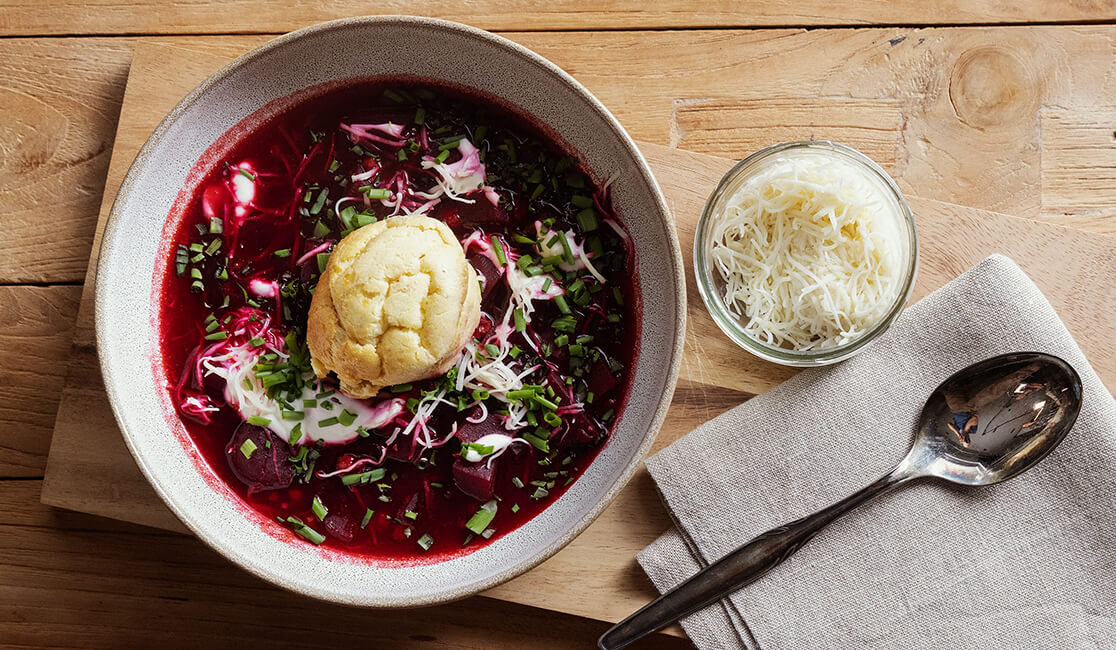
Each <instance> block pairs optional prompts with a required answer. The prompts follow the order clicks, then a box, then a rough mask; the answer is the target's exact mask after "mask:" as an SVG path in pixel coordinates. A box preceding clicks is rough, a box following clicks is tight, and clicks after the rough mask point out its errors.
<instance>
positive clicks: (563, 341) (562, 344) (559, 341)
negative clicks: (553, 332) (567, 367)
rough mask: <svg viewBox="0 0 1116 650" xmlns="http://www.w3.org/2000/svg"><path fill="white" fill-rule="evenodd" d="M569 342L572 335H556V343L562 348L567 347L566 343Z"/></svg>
mask: <svg viewBox="0 0 1116 650" xmlns="http://www.w3.org/2000/svg"><path fill="white" fill-rule="evenodd" d="M569 342H570V337H569V336H566V335H565V334H559V335H558V336H555V337H554V345H556V346H558V347H560V348H562V347H565V346H566V344H567V343H569Z"/></svg>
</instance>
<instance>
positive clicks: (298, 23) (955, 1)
mask: <svg viewBox="0 0 1116 650" xmlns="http://www.w3.org/2000/svg"><path fill="white" fill-rule="evenodd" d="M369 12H372V13H377V14H417V15H423V16H431V17H436V18H446V19H449V20H456V21H459V22H464V23H468V24H470V25H476V26H477V27H481V28H484V29H491V30H530V31H547V30H586V29H591V30H599V29H662V28H695V27H779V26H784V25H800V26H808V25H815V26H819V25H964V24H986V25H988V24H1007V23H1061V22H1089V21H1104V20H1112V19H1114V18H1116V3H1114V2H1113V1H1112V0H1091V1H1086V2H1051V1H1050V0H1017V1H1016V2H1003V1H1002V0H939V1H937V2H925V1H924V0H893V1H889V2H879V1H878V0H849V1H846V2H831V1H830V0H798V1H797V2H787V1H786V0H756V1H753V2H739V1H737V0H711V1H707V2H699V3H695V2H690V1H687V0H660V1H658V2H646V1H645V0H606V1H604V2H594V1H591V0H579V1H575V2H559V3H555V2H546V1H544V0H491V1H489V2H484V3H459V2H453V1H452V0H426V1H424V2H413V1H412V0H381V1H380V2H377V3H375V4H369V3H367V2H363V1H361V0H329V1H326V2H314V3H304V2H285V1H283V0H199V1H195V2H181V3H174V4H168V3H165V2H160V1H159V0H48V1H46V2H39V1H37V0H4V1H3V2H0V29H2V33H4V34H8V35H43V34H121V33H124V34H212V33H270V32H285V31H290V30H292V29H298V28H300V27H304V26H306V25H310V24H313V23H316V22H320V21H324V20H332V19H335V18H347V17H350V16H360V15H363V14H366V13H369Z"/></svg>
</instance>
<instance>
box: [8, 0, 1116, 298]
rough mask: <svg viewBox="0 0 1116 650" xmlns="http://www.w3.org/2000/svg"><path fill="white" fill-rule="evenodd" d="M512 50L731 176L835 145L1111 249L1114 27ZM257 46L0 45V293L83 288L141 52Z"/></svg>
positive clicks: (711, 33) (628, 35)
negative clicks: (784, 151) (793, 151)
mask: <svg viewBox="0 0 1116 650" xmlns="http://www.w3.org/2000/svg"><path fill="white" fill-rule="evenodd" d="M1054 4H1061V3H1054ZM0 25H3V21H0ZM505 35H506V36H508V37H509V38H511V39H513V40H515V41H517V42H520V43H522V44H524V45H526V46H527V47H530V48H532V49H534V50H536V51H538V52H540V53H541V54H543V55H544V56H546V57H548V58H550V59H551V60H553V61H554V62H555V63H557V64H558V65H560V66H562V67H563V68H565V69H566V70H567V71H569V72H570V73H571V74H573V75H574V76H575V77H577V79H578V80H579V81H581V82H582V83H584V84H585V85H586V86H588V87H589V89H590V90H592V91H593V92H594V93H595V94H597V96H599V97H600V98H601V99H602V100H603V101H604V103H605V104H606V105H607V106H609V108H610V109H611V110H612V111H613V112H614V113H616V115H617V117H618V118H619V119H620V121H621V123H623V124H624V126H625V127H626V128H627V129H628V130H629V132H631V134H632V135H633V137H635V138H638V139H640V140H643V141H646V142H653V143H656V144H663V145H669V146H674V147H679V148H685V149H688V150H691V151H698V152H701V153H708V154H712V155H718V156H724V157H727V158H739V157H742V156H744V155H746V154H748V153H750V152H752V151H754V150H756V149H757V148H759V147H761V146H764V145H767V144H771V143H773V142H779V141H784V140H790V139H810V138H814V139H822V138H831V139H836V140H839V141H842V142H846V143H848V144H850V145H852V146H854V147H857V148H861V149H863V150H864V151H866V152H867V153H869V154H870V155H872V156H873V157H874V158H876V159H877V160H879V161H880V162H881V163H882V164H883V165H884V166H885V167H886V168H887V169H888V171H890V172H891V173H892V174H893V175H894V176H895V177H896V179H897V180H898V181H899V183H900V185H901V186H902V188H903V190H904V191H906V192H909V193H911V194H916V195H919V196H929V197H933V198H936V199H939V200H943V201H949V202H951V203H958V204H961V205H970V206H973V207H978V208H984V209H988V210H994V211H999V212H1004V213H1007V214H1012V215H1015V216H1020V217H1027V218H1033V219H1041V220H1044V221H1048V222H1051V223H1058V224H1061V225H1067V226H1072V227H1076V228H1083V229H1087V230H1090V231H1092V232H1108V233H1112V232H1116V219H1112V218H1111V217H1112V216H1113V215H1114V214H1116V202H1113V201H1111V200H1107V199H1111V198H1116V173H1113V169H1116V147H1114V146H1113V142H1114V135H1113V133H1114V130H1116V123H1113V116H1116V56H1113V53H1114V52H1116V27H1112V26H1108V25H1098V26H1092V25H1090V26H1073V27H997V28H941V29H908V28H884V29H821V30H809V31H807V30H795V29H770V30H693V31H685V32H681V31H655V32H597V33H593V34H586V33H572V32H555V33H522V32H513V33H507V34H505ZM267 38H268V37H266V36H208V37H166V38H162V37H160V38H67V39H44V38H32V39H0V240H3V241H4V242H5V244H4V246H5V255H3V256H0V283H22V282H34V283H54V282H80V281H81V280H82V279H83V278H84V275H85V267H86V262H88V257H89V248H90V242H91V240H92V236H93V227H94V225H95V223H96V215H97V207H98V205H99V202H100V196H101V190H102V188H103V186H104V174H105V169H106V167H107V165H108V158H109V150H110V146H111V143H112V139H113V134H114V130H115V128H116V123H117V116H118V115H119V111H120V104H121V101H122V97H123V92H124V81H125V79H126V78H127V71H128V66H129V64H130V61H131V58H132V51H133V50H134V48H135V47H136V45H137V44H139V43H163V44H174V45H176V46H178V47H183V48H186V49H189V50H191V51H194V52H198V53H203V54H206V53H207V54H220V55H222V56H234V55H237V54H240V53H243V52H244V51H246V50H248V49H250V48H251V47H253V46H255V45H258V44H260V43H262V42H264V41H265V40H267ZM821 52H824V57H819V53H821ZM150 110H154V109H150Z"/></svg>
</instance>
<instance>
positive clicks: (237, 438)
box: [225, 422, 294, 490]
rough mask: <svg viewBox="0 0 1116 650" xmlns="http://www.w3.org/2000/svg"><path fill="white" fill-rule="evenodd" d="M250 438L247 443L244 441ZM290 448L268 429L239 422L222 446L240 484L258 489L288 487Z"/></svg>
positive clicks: (289, 478) (290, 470) (290, 471)
mask: <svg viewBox="0 0 1116 650" xmlns="http://www.w3.org/2000/svg"><path fill="white" fill-rule="evenodd" d="M249 440H250V441H251V442H250V443H249V442H247V441H249ZM290 457H291V448H290V446H289V445H288V444H287V443H286V442H285V441H283V440H280V439H279V437H278V436H276V435H274V434H272V433H271V431H269V430H268V429H265V428H264V427H261V426H256V425H254V424H248V423H247V422H242V423H241V424H240V426H239V427H237V428H236V431H234V432H233V435H232V438H230V439H229V444H228V445H226V446H225V458H226V459H227V460H228V463H229V467H230V468H231V469H232V471H233V474H234V475H236V478H237V479H239V480H240V482H241V483H243V484H245V485H247V486H248V487H251V488H256V489H259V490H276V489H279V488H285V487H290V485H291V483H292V482H293V481H294V466H292V465H291V463H290V461H288V460H287V459H288V458H290Z"/></svg>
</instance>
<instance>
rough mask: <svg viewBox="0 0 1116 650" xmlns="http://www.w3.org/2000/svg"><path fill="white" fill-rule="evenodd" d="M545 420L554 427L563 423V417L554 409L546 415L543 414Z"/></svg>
mask: <svg viewBox="0 0 1116 650" xmlns="http://www.w3.org/2000/svg"><path fill="white" fill-rule="evenodd" d="M543 421H544V422H546V423H547V424H549V425H550V426H552V427H556V426H558V425H559V424H562V417H561V416H560V415H558V414H557V413H554V412H553V411H549V412H547V413H546V414H545V415H543Z"/></svg>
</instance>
